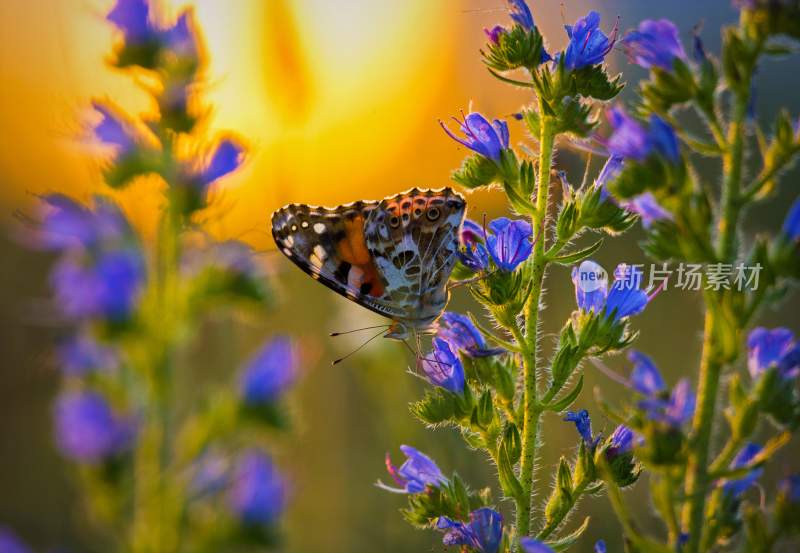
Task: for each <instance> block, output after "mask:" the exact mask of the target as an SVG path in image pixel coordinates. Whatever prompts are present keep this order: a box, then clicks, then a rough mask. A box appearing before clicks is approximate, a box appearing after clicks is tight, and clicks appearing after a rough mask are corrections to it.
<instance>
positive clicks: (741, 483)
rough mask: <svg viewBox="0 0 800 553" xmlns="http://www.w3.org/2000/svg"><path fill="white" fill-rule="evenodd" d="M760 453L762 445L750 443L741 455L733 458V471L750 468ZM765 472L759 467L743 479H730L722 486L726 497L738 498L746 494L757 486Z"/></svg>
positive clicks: (742, 450)
mask: <svg viewBox="0 0 800 553" xmlns="http://www.w3.org/2000/svg"><path fill="white" fill-rule="evenodd" d="M760 452H761V446H760V445H758V444H754V443H748V444H747V445H745V446H744V447H743V448H742V449H741V450H740V451H739V453H737V454H736V457H734V458H733V462H732V463H731V469H740V468H743V467H746V466H748V465H749V464H750V463H751V462H752V460H753V458H754V457H755V456H756V455H758V454H759V453H760ZM763 472H764V469H763V468H760V467H759V468H754V469H753V470H751V471H749V472H748V473H747V474H745V475H744V476H742V477H741V478H735V479H728V480H726V481H725V483H724V484H723V485H722V490H723V492H724V493H725V494H726V495H729V496H731V497H734V498H738V497H740V496H741V495H742V494H743V493H744V492H746V491H747V490H748V489H749V488H750V486H752V485H753V484H755V482H756V480H758V479H759V478H760V477H761V474H762V473H763Z"/></svg>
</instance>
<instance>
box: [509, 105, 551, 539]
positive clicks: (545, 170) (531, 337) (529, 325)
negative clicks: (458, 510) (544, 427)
mask: <svg viewBox="0 0 800 553" xmlns="http://www.w3.org/2000/svg"><path fill="white" fill-rule="evenodd" d="M541 113H544V111H543V110H542V111H541ZM554 138H555V132H554V129H553V122H552V121H551V120H550V119H549V118H548V117H543V119H542V124H541V136H540V142H539V144H540V149H539V182H538V186H537V190H536V216H535V217H534V218H533V227H534V229H533V234H534V236H538V238H539V239H538V240H537V242H536V244H535V245H534V247H533V254H532V256H531V258H530V260H529V261H528V263H529V267H530V273H529V274H530V278H531V279H532V280H533V283H532V287H531V293H530V296H528V300H527V303H526V304H525V336H524V340H523V342H522V343H523V344H524V347H523V348H522V361H523V394H524V395H523V400H522V401H523V408H522V413H523V415H522V460H521V462H520V484H521V486H522V497H520V498H519V499H518V500H517V535H519V536H527V535H528V534H529V533H530V529H531V519H532V517H533V514H534V511H533V495H532V493H531V492H532V488H533V482H534V471H535V466H536V447H537V442H538V440H539V422H540V419H541V415H542V411H541V408H540V406H539V404H538V401H537V396H538V389H537V378H536V361H537V352H538V346H539V340H538V324H539V301H540V299H541V295H542V282H543V280H544V273H545V269H546V267H547V258H546V257H545V229H546V228H547V205H548V201H549V196H550V166H551V165H552V161H553V147H554ZM525 269H526V270H528V267H526V268H525Z"/></svg>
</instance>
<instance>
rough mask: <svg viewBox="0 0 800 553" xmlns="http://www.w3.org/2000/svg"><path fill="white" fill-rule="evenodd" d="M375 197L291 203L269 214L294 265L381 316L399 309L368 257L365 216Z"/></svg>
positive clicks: (274, 232)
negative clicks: (328, 205)
mask: <svg viewBox="0 0 800 553" xmlns="http://www.w3.org/2000/svg"><path fill="white" fill-rule="evenodd" d="M377 206H378V202H355V203H352V204H348V205H344V206H340V207H336V208H325V207H311V206H307V205H299V204H290V205H287V206H285V207H283V208H281V209H279V210H277V211H276V212H275V213H273V215H272V236H273V238H274V239H275V243H276V244H277V245H278V248H279V249H280V250H281V252H283V253H284V254H285V255H286V257H288V258H289V259H290V260H291V261H292V262H294V264H295V265H297V266H298V267H300V268H301V269H302V270H303V271H305V272H306V273H308V274H309V275H311V277H313V278H314V279H316V280H319V281H320V282H322V283H323V284H324V285H325V286H327V287H328V288H330V289H331V290H333V291H334V292H337V293H339V294H341V295H343V296H345V297H346V298H348V299H350V300H352V301H354V302H356V303H358V304H359V305H362V306H364V307H366V308H367V309H371V310H372V311H375V312H376V313H379V314H381V315H383V316H385V317H389V318H391V319H394V320H396V319H398V318H399V317H401V316H402V315H403V312H402V311H401V310H400V309H398V308H397V307H396V306H395V305H393V304H392V303H391V301H390V300H389V298H388V296H386V287H387V282H386V279H385V278H384V277H383V275H381V273H380V272H379V271H378V269H377V267H376V266H375V264H374V263H373V260H372V256H371V255H370V253H369V251H368V250H367V247H366V241H365V237H364V226H365V221H366V220H367V218H368V217H369V214H370V213H371V212H372V211H374V210H375V209H376V207H377Z"/></svg>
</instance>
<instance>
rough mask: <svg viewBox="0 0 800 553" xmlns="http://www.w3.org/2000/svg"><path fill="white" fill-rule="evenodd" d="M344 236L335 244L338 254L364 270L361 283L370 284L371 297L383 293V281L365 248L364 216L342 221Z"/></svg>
mask: <svg viewBox="0 0 800 553" xmlns="http://www.w3.org/2000/svg"><path fill="white" fill-rule="evenodd" d="M344 232H345V237H344V238H343V239H342V240H340V241H339V243H338V244H336V250H337V253H338V254H339V256H340V257H341V258H342V259H343V260H344V261H347V262H348V263H350V264H351V265H353V266H355V267H358V268H359V269H361V270H362V271H363V272H364V277H363V279H362V285H363V284H370V285H371V286H370V289H369V292H368V294H369V295H370V296H373V297H380V296H382V295H383V291H384V289H383V281H382V280H381V276H380V274H378V269H377V268H376V267H375V264H374V263H373V262H372V256H371V255H370V254H369V250H368V249H367V241H366V240H365V239H364V218H363V217H361V216H359V217H355V218H354V219H352V220H349V221H345V222H344Z"/></svg>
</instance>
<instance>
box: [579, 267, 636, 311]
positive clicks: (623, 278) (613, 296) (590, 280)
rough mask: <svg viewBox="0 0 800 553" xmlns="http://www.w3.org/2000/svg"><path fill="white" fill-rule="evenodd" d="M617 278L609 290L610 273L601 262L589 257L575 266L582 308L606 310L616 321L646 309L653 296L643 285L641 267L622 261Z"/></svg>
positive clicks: (586, 309) (617, 270)
mask: <svg viewBox="0 0 800 553" xmlns="http://www.w3.org/2000/svg"><path fill="white" fill-rule="evenodd" d="M615 277H616V280H615V281H614V283H613V284H612V285H611V290H607V286H608V276H607V275H606V272H605V270H604V269H603V268H602V267H601V266H600V265H599V264H597V263H595V262H594V261H592V260H590V259H587V260H585V261H583V262H582V263H581V264H580V266H578V267H573V269H572V283H573V284H574V285H575V299H576V301H577V303H578V308H580V309H581V310H582V311H585V312H589V311H593V312H594V313H600V312H602V313H603V316H604V317H605V318H606V319H608V318H613V321H615V322H617V321H620V320H621V319H624V318H625V317H630V316H632V315H637V314H639V313H641V312H642V311H644V308H645V307H646V306H647V302H648V301H649V298H648V296H647V293H646V292H644V291H643V290H641V289H640V288H639V286H641V281H642V273H641V269H637V268H635V267H630V266H628V265H625V264H620V265H619V266H618V267H617V269H616V270H615Z"/></svg>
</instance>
